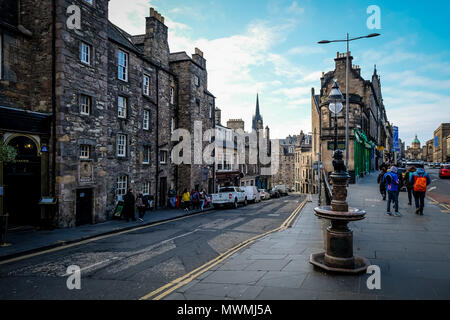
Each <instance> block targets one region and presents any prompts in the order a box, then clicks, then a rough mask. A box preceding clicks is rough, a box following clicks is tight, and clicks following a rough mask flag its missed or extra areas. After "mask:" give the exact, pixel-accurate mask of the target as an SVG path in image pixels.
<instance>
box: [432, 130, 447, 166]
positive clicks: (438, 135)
mask: <svg viewBox="0 0 450 320" xmlns="http://www.w3.org/2000/svg"><path fill="white" fill-rule="evenodd" d="M449 135H450V123H442V124H441V125H440V126H439V127H438V128H437V129H436V130H435V131H434V148H433V162H449V161H450V154H449V153H448V150H447V149H448V146H447V137H448V136H449Z"/></svg>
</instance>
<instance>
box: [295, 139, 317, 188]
mask: <svg viewBox="0 0 450 320" xmlns="http://www.w3.org/2000/svg"><path fill="white" fill-rule="evenodd" d="M317 190H318V186H317V176H316V173H315V171H314V170H313V153H312V135H307V136H305V138H304V140H303V143H302V144H301V145H300V146H297V147H296V148H295V191H296V192H300V193H310V194H314V193H317Z"/></svg>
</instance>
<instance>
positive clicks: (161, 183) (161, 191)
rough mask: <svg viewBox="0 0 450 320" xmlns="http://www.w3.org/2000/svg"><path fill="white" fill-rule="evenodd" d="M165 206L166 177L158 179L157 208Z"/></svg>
mask: <svg viewBox="0 0 450 320" xmlns="http://www.w3.org/2000/svg"><path fill="white" fill-rule="evenodd" d="M166 205H167V177H162V178H160V179H159V206H160V207H162V208H165V207H166Z"/></svg>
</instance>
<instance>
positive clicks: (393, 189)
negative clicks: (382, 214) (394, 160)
mask: <svg viewBox="0 0 450 320" xmlns="http://www.w3.org/2000/svg"><path fill="white" fill-rule="evenodd" d="M397 172H398V169H397V167H395V166H392V167H391V169H390V170H389V172H388V173H386V174H385V175H384V177H383V183H385V184H386V190H387V195H388V200H387V212H386V215H388V216H395V217H401V216H402V215H401V214H400V212H398V192H399V185H400V180H399V178H398V175H397ZM392 200H393V201H394V209H395V213H394V214H392V212H391V201H392Z"/></svg>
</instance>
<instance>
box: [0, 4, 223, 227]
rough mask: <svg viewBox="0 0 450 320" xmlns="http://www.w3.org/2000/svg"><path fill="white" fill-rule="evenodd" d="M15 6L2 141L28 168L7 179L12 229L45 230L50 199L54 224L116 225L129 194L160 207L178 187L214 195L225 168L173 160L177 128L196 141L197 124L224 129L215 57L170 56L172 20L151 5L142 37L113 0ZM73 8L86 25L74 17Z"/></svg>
mask: <svg viewBox="0 0 450 320" xmlns="http://www.w3.org/2000/svg"><path fill="white" fill-rule="evenodd" d="M3 4H5V6H9V7H8V8H9V9H8V10H6V11H4V10H3V8H2V15H1V16H0V40H1V41H0V43H2V45H1V47H0V50H1V57H2V59H1V61H2V62H1V78H0V114H1V120H0V140H1V141H3V142H4V143H6V144H8V145H11V146H13V147H15V148H16V149H17V150H18V151H19V155H18V160H19V161H18V162H16V163H14V164H5V165H4V169H3V172H1V173H0V174H1V175H2V179H3V183H4V184H5V185H6V186H7V187H6V189H5V190H6V193H5V195H6V196H5V197H4V200H5V201H4V202H5V210H6V211H7V212H9V213H10V215H11V220H12V221H11V222H12V223H17V224H36V222H37V221H38V220H39V218H40V215H41V214H42V211H43V209H41V208H39V207H38V205H37V203H38V202H39V199H40V198H42V197H45V196H51V197H53V198H55V199H56V200H57V205H56V215H55V216H54V221H53V222H54V224H56V225H57V226H59V227H72V226H76V225H81V224H85V223H96V222H100V221H104V220H106V219H108V218H110V217H111V216H112V214H113V213H114V211H115V208H116V205H117V201H118V200H120V199H121V197H122V196H123V195H124V194H125V192H126V191H127V189H128V188H133V189H134V191H136V192H142V193H144V194H149V195H153V196H154V198H155V200H156V204H157V205H158V206H165V205H166V202H167V192H168V190H169V188H175V189H176V190H177V191H180V190H182V189H183V188H188V189H192V188H197V189H205V190H209V192H211V191H213V189H214V174H215V173H214V166H209V165H205V164H183V165H181V166H174V165H171V151H172V149H173V147H174V145H175V144H177V143H178V142H179V141H172V140H171V136H172V133H173V131H174V130H175V129H178V128H180V129H181V128H183V129H186V130H187V131H188V132H190V133H191V134H192V138H191V141H192V143H193V141H194V135H193V133H194V127H195V123H200V124H201V127H202V129H203V130H207V129H209V128H214V126H215V121H214V119H215V98H214V96H213V95H212V94H211V93H210V92H209V91H208V87H207V71H206V60H205V59H204V57H203V53H202V52H201V51H200V50H199V49H196V50H195V53H194V54H193V55H192V57H190V56H188V55H187V54H186V53H184V52H181V53H172V54H171V53H170V50H169V45H168V28H167V26H166V25H165V23H164V17H162V16H161V15H160V14H159V13H158V12H157V11H155V10H154V9H153V8H151V9H150V12H149V16H148V17H147V18H146V29H145V34H142V35H130V34H128V33H127V32H126V31H124V30H122V29H120V28H119V27H117V26H115V25H114V24H112V23H111V22H110V21H109V20H108V1H107V0H96V1H86V0H74V1H66V0H60V1H55V2H54V7H52V2H50V1H39V2H38V3H37V2H36V1H31V0H21V1H19V2H17V1H3V2H2V6H3ZM73 5H75V6H76V7H77V8H79V10H80V13H81V17H82V18H81V19H80V21H79V22H80V26H79V27H80V28H77V27H76V26H75V27H74V26H71V25H70V23H69V22H68V21H69V20H70V19H69V20H68V16H69V15H68V16H66V15H65V14H64V13H65V12H67V11H68V7H69V6H73ZM5 12H7V14H5ZM52 13H55V14H52ZM56 13H58V14H56ZM206 143H207V142H203V144H200V146H202V147H204V146H205V144H206ZM25 172H26V173H27V174H26V175H24V174H23V173H25ZM0 182H1V180H0ZM24 186H26V188H24ZM24 192H25V193H27V194H30V197H29V198H28V199H29V200H30V201H28V202H27V203H25V204H23V203H20V202H21V201H18V199H21V198H22V199H23V194H24ZM22 202H23V201H22ZM23 212H27V214H26V215H24V214H23Z"/></svg>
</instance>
